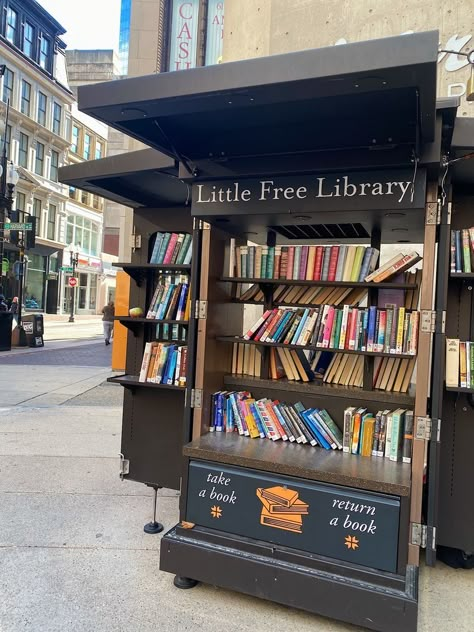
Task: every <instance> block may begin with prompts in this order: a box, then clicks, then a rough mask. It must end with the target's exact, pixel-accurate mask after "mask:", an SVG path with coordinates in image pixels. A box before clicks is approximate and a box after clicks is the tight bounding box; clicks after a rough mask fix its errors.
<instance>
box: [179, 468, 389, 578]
mask: <svg viewBox="0 0 474 632" xmlns="http://www.w3.org/2000/svg"><path fill="white" fill-rule="evenodd" d="M399 516H400V501H399V499H398V498H397V497H393V496H385V495H382V494H374V493H371V492H359V491H357V490H354V489H351V488H348V487H339V486H335V485H326V484H323V483H313V482H311V481H307V480H302V479H297V478H289V477H281V476H273V475H271V474H267V473H263V472H257V471H255V470H243V469H239V468H231V467H225V468H224V467H220V466H219V465H216V464H210V463H205V462H201V461H191V463H190V466H189V482H188V498H187V509H186V520H187V521H188V522H193V523H195V524H198V525H200V526H203V527H210V528H212V529H217V530H219V531H225V532H228V533H233V534H236V535H241V536H246V537H250V538H255V539H258V540H264V541H266V542H272V543H275V544H281V545H284V546H288V547H292V548H294V549H299V550H302V551H308V552H311V553H318V554H320V555H324V556H326V557H332V558H335V559H339V560H347V561H349V562H353V563H355V564H361V565H363V566H369V567H370V568H376V569H380V570H384V571H391V572H395V571H396V570H397V552H398V527H399Z"/></svg>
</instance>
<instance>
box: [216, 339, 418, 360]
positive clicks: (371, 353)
mask: <svg viewBox="0 0 474 632" xmlns="http://www.w3.org/2000/svg"><path fill="white" fill-rule="evenodd" d="M216 340H219V341H221V342H235V343H239V344H246V345H247V344H249V345H258V346H261V347H284V348H285V349H301V350H305V349H306V350H309V351H329V352H331V353H351V354H357V355H366V356H372V357H382V358H401V359H413V358H416V356H414V355H411V354H408V353H383V352H382V351H360V350H358V349H357V350H356V349H336V348H334V347H316V346H315V345H290V344H284V343H283V342H260V340H245V339H244V338H241V337H240V336H217V338H216Z"/></svg>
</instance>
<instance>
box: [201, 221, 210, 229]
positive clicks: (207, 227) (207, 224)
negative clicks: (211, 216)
mask: <svg viewBox="0 0 474 632" xmlns="http://www.w3.org/2000/svg"><path fill="white" fill-rule="evenodd" d="M199 228H200V229H201V230H210V228H211V225H210V224H209V223H208V222H205V221H204V220H202V219H201V220H199Z"/></svg>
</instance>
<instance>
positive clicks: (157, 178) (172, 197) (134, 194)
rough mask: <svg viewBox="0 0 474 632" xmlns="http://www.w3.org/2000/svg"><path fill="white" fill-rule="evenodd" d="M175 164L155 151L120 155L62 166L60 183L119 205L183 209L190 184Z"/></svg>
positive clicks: (148, 150) (146, 150) (145, 150)
mask: <svg viewBox="0 0 474 632" xmlns="http://www.w3.org/2000/svg"><path fill="white" fill-rule="evenodd" d="M177 175H178V167H177V165H176V162H175V161H174V160H172V159H170V158H169V157H168V156H165V155H164V154H162V153H160V152H158V151H155V150H154V149H143V150H140V151H134V152H130V153H126V154H118V155H116V156H110V157H108V158H102V159H100V160H93V161H91V162H82V163H78V164H76V165H69V166H67V167H62V168H61V169H60V170H59V179H60V181H61V182H64V183H65V184H68V185H69V186H71V187H75V188H77V189H82V190H84V191H89V193H93V194H94V195H99V196H101V197H104V198H106V199H108V200H112V201H114V202H117V203H119V204H125V205H126V206H131V207H134V208H137V207H139V206H150V207H154V208H157V207H160V206H161V207H173V206H183V205H184V204H185V203H186V201H187V199H188V185H187V184H185V183H183V182H181V181H180V180H179V179H178V177H177Z"/></svg>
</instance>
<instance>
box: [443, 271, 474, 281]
mask: <svg viewBox="0 0 474 632" xmlns="http://www.w3.org/2000/svg"><path fill="white" fill-rule="evenodd" d="M449 276H450V277H451V278H452V279H473V280H474V272H450V274H449Z"/></svg>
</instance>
